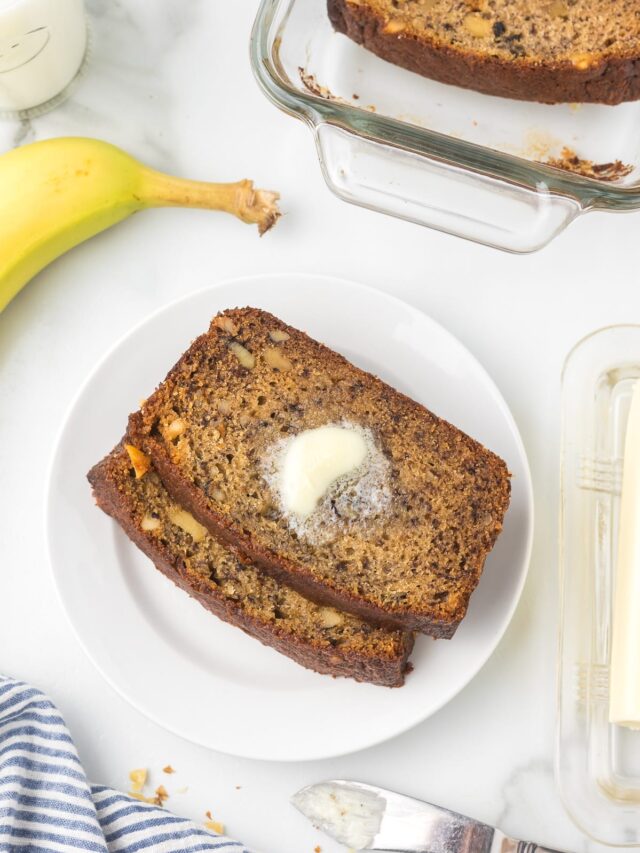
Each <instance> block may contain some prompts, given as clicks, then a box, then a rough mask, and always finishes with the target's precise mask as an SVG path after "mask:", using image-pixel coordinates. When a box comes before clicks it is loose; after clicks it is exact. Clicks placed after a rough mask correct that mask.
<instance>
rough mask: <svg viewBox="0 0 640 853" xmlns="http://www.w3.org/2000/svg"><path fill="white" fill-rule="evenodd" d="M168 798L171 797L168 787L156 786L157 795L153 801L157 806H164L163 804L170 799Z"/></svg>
mask: <svg viewBox="0 0 640 853" xmlns="http://www.w3.org/2000/svg"><path fill="white" fill-rule="evenodd" d="M168 799H169V794H168V792H167V789H166V788H165V787H164V785H158V787H157V788H156V795H155V797H154V799H153V802H154V803H155V804H156V805H157V806H162V805H164V801H165V800H168Z"/></svg>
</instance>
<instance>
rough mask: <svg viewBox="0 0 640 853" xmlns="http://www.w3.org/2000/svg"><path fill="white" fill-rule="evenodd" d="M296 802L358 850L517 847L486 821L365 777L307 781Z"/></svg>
mask: <svg viewBox="0 0 640 853" xmlns="http://www.w3.org/2000/svg"><path fill="white" fill-rule="evenodd" d="M292 803H293V805H294V806H295V807H296V808H297V809H299V811H301V812H302V814H303V815H305V816H306V817H308V818H309V820H311V822H312V823H313V824H315V826H317V827H318V829H321V830H322V831H323V832H325V833H326V834H327V835H330V836H331V837H332V838H335V839H336V841H339V842H341V843H342V844H345V845H346V846H347V847H351V848H352V849H354V850H386V851H393V853H497V851H504V852H505V853H507V851H509V850H513V851H515V850H517V846H516V845H514V846H511V843H510V839H507V838H505V836H504V835H503V834H502V833H501V832H500V831H499V830H496V829H494V828H493V827H491V826H488V825H487V824H486V823H480V822H479V821H476V820H473V819H472V818H468V817H464V816H463V815H460V814H457V813H456V812H452V811H449V810H448V809H443V808H440V807H439V806H434V805H431V804H430V803H424V802H422V801H421V800H414V799H413V798H412V797H405V796H403V795H402V794H395V793H394V792H393V791H385V790H384V788H376V787H374V786H373V785H365V784H364V783H361V782H346V781H344V780H339V779H334V780H331V781H328V782H321V783H319V784H317V785H309V787H307V788H302V790H300V791H298V793H297V794H294V796H293V797H292ZM516 844H517V843H516Z"/></svg>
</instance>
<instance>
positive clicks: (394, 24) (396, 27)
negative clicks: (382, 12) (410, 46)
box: [382, 20, 405, 35]
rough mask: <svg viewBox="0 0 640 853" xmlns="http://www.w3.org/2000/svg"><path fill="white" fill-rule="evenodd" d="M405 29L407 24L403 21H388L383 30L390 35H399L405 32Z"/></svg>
mask: <svg viewBox="0 0 640 853" xmlns="http://www.w3.org/2000/svg"><path fill="white" fill-rule="evenodd" d="M404 29H405V24H404V22H403V21H399V20H391V21H387V23H386V24H385V25H384V27H383V28H382V32H383V33H388V34H389V35H397V34H398V33H401V32H403V31H404Z"/></svg>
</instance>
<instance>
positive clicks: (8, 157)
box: [0, 137, 279, 311]
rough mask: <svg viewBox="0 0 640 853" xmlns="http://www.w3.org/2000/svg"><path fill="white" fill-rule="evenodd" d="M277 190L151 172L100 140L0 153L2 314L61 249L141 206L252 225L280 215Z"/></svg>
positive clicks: (69, 140)
mask: <svg viewBox="0 0 640 853" xmlns="http://www.w3.org/2000/svg"><path fill="white" fill-rule="evenodd" d="M277 199H278V195H277V193H272V192H268V191H265V190H256V189H254V187H253V184H252V182H251V181H247V180H244V181H238V182H237V183H232V184H210V183H204V182H201V181H187V180H184V179H182V178H174V177H171V176H169V175H164V174H162V173H161V172H156V171H154V170H153V169H149V168H147V167H146V166H144V165H142V164H141V163H139V162H138V161H137V160H135V159H134V158H133V157H131V156H129V154H126V153H125V152H124V151H122V150H121V149H119V148H116V147H115V146H114V145H110V144H109V143H107V142H102V141H100V140H98V139H84V138H79V137H78V138H76V137H62V138H59V139H47V140H45V141H43V142H34V143H33V144H31V145H25V146H23V147H21V148H15V149H13V150H11V151H9V152H8V153H7V154H4V155H2V156H0V311H2V310H3V308H4V307H5V306H6V305H7V303H8V302H9V301H10V300H11V299H13V297H14V296H15V295H16V293H18V291H19V290H20V289H21V288H22V287H23V286H24V285H25V284H26V283H27V282H28V281H29V279H31V278H32V277H33V276H34V275H35V274H36V273H37V272H39V271H40V270H41V269H42V268H43V267H44V266H46V265H47V264H48V263H50V262H51V261H52V260H54V258H57V257H58V256H59V255H61V254H62V253H63V252H66V251H67V250H68V249H71V248H72V247H73V246H75V245H77V244H78V243H81V242H82V241H83V240H86V239H88V238H89V237H93V236H94V234H97V233H98V232H100V231H103V230H104V229H105V228H109V226H111V225H115V223H116V222H120V221H121V220H122V219H125V218H126V217H127V216H130V215H131V214H132V213H135V212H136V211H137V210H142V209H143V208H146V207H165V206H174V207H175V206H178V207H203V208H209V209H211V210H223V211H226V212H228V213H232V214H234V215H235V216H237V217H239V218H240V219H241V220H242V221H243V222H248V223H254V224H256V225H257V226H258V228H259V230H260V233H261V234H262V233H264V232H265V231H267V230H268V229H269V228H271V226H272V225H273V224H274V223H275V222H276V220H277V219H278V216H279V213H278V207H277Z"/></svg>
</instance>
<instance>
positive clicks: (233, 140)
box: [0, 0, 640, 853]
mask: <svg viewBox="0 0 640 853" xmlns="http://www.w3.org/2000/svg"><path fill="white" fill-rule="evenodd" d="M90 9H91V13H92V30H93V57H92V63H91V66H90V70H89V73H88V75H87V77H86V79H85V80H84V81H83V83H82V85H81V86H80V88H79V89H78V91H77V93H76V95H75V96H74V98H73V99H72V101H70V102H68V103H67V104H66V105H65V106H64V107H62V108H59V109H58V110H57V111H56V112H54V113H52V114H51V115H49V116H46V117H44V118H41V119H38V120H37V121H34V122H33V123H24V124H15V123H14V124H12V123H3V124H0V147H1V148H2V150H6V149H8V148H10V147H12V146H13V145H15V144H22V143H26V142H30V141H32V140H34V139H37V138H42V137H47V136H55V135H67V134H79V135H93V136H98V137H102V138H104V139H107V140H109V141H112V142H114V143H116V144H119V145H121V146H122V147H124V148H126V149H128V150H129V151H131V152H132V153H134V154H136V155H137V156H139V157H140V158H141V159H144V160H146V161H147V162H149V163H150V164H151V165H154V166H156V167H158V168H162V169H166V170H170V171H173V172H176V173H178V174H182V175H185V176H190V177H198V178H203V179H207V178H208V179H221V180H233V179H236V178H239V177H245V176H248V177H252V178H254V179H255V180H256V181H257V182H258V183H259V184H260V185H262V186H268V187H273V188H276V189H278V190H279V191H280V192H281V193H282V204H283V207H284V209H285V211H286V213H287V215H286V216H285V217H284V218H283V219H282V221H281V222H280V223H279V224H278V226H277V228H276V229H275V231H273V232H272V233H271V234H269V235H267V236H266V237H265V238H263V239H262V240H259V239H258V238H257V236H256V234H255V233H254V230H253V229H250V228H248V227H245V226H242V225H241V224H239V223H237V222H236V221H234V220H231V219H230V218H225V217H223V216H222V215H217V214H208V213H204V212H199V211H184V210H163V211H151V212H146V213H144V214H140V215H137V216H135V217H134V218H133V219H131V220H129V221H127V222H126V223H124V224H122V225H120V226H118V227H116V228H114V229H113V230H111V231H110V232H107V233H106V234H104V235H101V236H100V237H98V238H96V239H94V240H92V241H90V242H89V243H86V244H84V245H83V246H81V247H79V248H77V249H75V250H74V251H73V252H71V253H70V254H68V255H67V256H65V257H64V258H62V259H60V260H59V261H57V262H56V263H55V264H53V265H52V266H51V267H50V268H49V269H48V270H46V271H45V272H44V273H42V274H41V275H40V276H39V277H38V278H37V279H36V280H34V281H33V282H32V283H31V284H30V285H29V286H28V287H27V288H26V289H25V290H24V291H23V292H22V294H21V295H20V296H19V297H18V298H17V299H16V300H15V301H14V302H13V303H12V304H11V305H10V306H9V308H8V309H7V310H6V311H5V312H4V314H3V315H2V316H0V485H1V492H0V604H1V607H0V671H3V672H6V673H7V674H10V675H15V676H17V677H20V678H22V679H25V680H28V681H31V682H33V683H34V684H36V685H37V686H39V687H41V688H42V689H43V690H45V691H47V692H48V693H49V694H50V695H51V696H52V698H53V699H54V700H55V701H56V702H57V704H58V705H59V707H60V709H61V710H62V712H63V714H64V715H65V717H66V720H67V722H68V724H69V726H70V728H71V731H72V734H73V736H74V738H75V741H76V744H77V746H78V749H79V751H80V755H81V757H82V759H83V761H84V763H85V766H86V768H87V771H88V773H89V775H90V778H91V779H92V780H94V781H96V782H102V783H106V784H109V785H113V786H116V787H121V788H126V785H127V773H128V771H129V770H130V769H131V768H133V767H139V766H146V767H149V768H150V769H151V770H153V771H155V774H154V776H153V778H152V782H153V783H154V787H155V785H156V784H159V783H160V782H163V783H164V784H166V785H167V787H168V788H169V790H170V792H171V791H174V792H175V789H176V788H180V787H182V786H184V785H187V786H188V788H189V790H188V792H187V793H185V794H177V793H174V794H173V796H172V797H171V799H170V800H169V802H168V804H167V805H168V807H169V808H172V809H174V810H175V811H176V812H178V813H180V814H184V815H189V816H192V817H194V818H196V819H198V820H200V819H202V818H203V812H204V811H205V810H206V809H211V810H212V812H213V813H214V815H215V816H216V817H219V818H220V819H221V820H223V821H224V822H225V824H226V825H227V827H228V831H229V832H230V833H231V834H235V835H236V836H238V837H241V838H242V839H243V840H244V841H245V843H246V844H247V845H250V846H253V847H254V848H256V850H260V851H263V853H312V850H313V848H314V846H315V845H316V844H320V845H321V846H322V849H323V851H325V853H329V852H330V851H333V850H337V848H335V847H332V845H331V844H330V843H329V842H328V841H326V840H325V839H324V838H323V837H321V836H320V835H319V833H317V832H316V831H314V830H313V829H312V828H310V827H309V826H308V825H307V824H306V822H305V821H304V820H303V819H302V818H301V817H300V816H298V814H297V813H296V812H295V811H294V810H293V809H292V808H291V807H290V806H289V805H288V797H289V796H290V794H291V793H292V792H293V791H295V790H296V789H297V788H298V787H300V786H302V785H304V784H308V783H311V782H314V781H317V780H321V779H324V778H327V777H336V776H337V777H343V778H344V777H347V778H349V777H351V778H358V779H362V780H365V781H369V782H373V783H377V784H380V785H384V786H387V787H390V788H395V789H397V790H400V791H404V792H406V793H410V794H413V795H415V796H419V797H423V798H427V799H430V800H432V801H434V802H438V803H440V804H442V805H446V806H448V807H449V808H453V809H456V810H459V811H462V812H466V813H468V814H470V815H473V816H475V817H477V818H480V819H482V820H485V821H487V822H490V823H500V824H501V826H502V828H503V829H505V830H506V831H508V832H510V833H512V834H513V835H516V836H519V837H524V838H532V839H535V840H537V841H541V842H545V843H547V844H549V845H554V846H557V847H566V848H567V849H570V850H576V851H577V850H583V849H587V846H586V844H587V843H586V839H584V837H583V836H582V835H581V834H580V833H579V832H578V831H577V830H576V829H574V828H573V826H572V824H571V822H570V821H569V819H568V818H567V817H566V815H565V813H564V811H563V807H562V805H561V803H560V800H559V797H558V795H557V792H556V790H555V787H554V782H553V767H552V765H553V740H554V715H555V684H554V680H555V651H556V641H557V511H558V436H559V379H560V371H561V367H562V362H563V359H564V357H565V355H566V353H567V351H568V350H569V349H570V347H571V346H572V345H573V344H574V343H575V342H576V341H577V340H578V339H579V338H580V337H582V336H583V335H585V334H586V333H588V332H590V331H592V330H593V329H595V328H598V327H600V326H603V325H607V324H609V323H617V322H633V321H637V320H638V319H639V317H640V288H639V287H638V261H639V260H640V248H639V246H640V240H639V239H638V235H639V234H640V216H634V215H632V214H629V215H618V216H616V215H613V214H609V215H606V214H591V215H589V216H588V217H585V218H583V219H582V220H580V221H578V222H576V223H575V224H573V225H572V226H571V228H570V229H569V231H568V232H567V233H566V234H564V235H563V236H561V237H560V238H558V239H557V240H556V241H555V242H554V243H553V244H552V245H551V246H549V247H548V248H546V249H544V250H543V251H542V252H541V253H538V254H536V255H533V256H527V257H514V256H508V255H505V254H501V253H498V252H496V251H495V250H490V249H485V248H481V247H478V246H474V245H471V244H468V243H464V242H462V241H460V240H456V239H455V238H451V237H447V236H443V235H440V234H437V233H434V232H430V231H428V230H426V229H422V228H419V227H417V226H413V225H409V224H407V223H403V222H399V221H395V220H392V219H390V218H388V217H384V216H381V215H379V214H375V213H371V212H368V211H364V210H360V209H358V208H355V207H352V206H349V205H346V204H344V203H343V202H340V201H338V200H337V199H336V198H334V197H333V196H332V195H331V194H330V193H329V191H328V190H327V189H326V187H325V185H324V183H323V181H322V178H321V175H320V170H319V168H318V164H317V161H316V155H315V151H314V146H313V141H312V138H311V135H310V133H309V131H308V130H307V128H306V127H304V126H303V124H302V123H300V122H297V121H295V120H294V119H292V118H289V117H288V116H285V115H284V114H282V113H279V112H278V111H277V110H276V109H275V108H274V107H273V106H271V104H269V103H268V102H267V101H266V99H265V98H264V97H263V95H262V94H261V93H260V91H259V90H258V88H257V86H256V84H255V82H254V80H253V78H252V74H251V70H250V67H249V62H248V50H247V44H248V38H249V32H250V27H251V24H252V21H253V18H254V15H255V11H256V9H257V2H256V0H242V2H240V0H232V2H222V0H188V2H180V0H154V2H153V3H151V2H149V0H119V2H115V0H100V2H98V0H95V1H94V2H92V3H91V5H90ZM0 227H1V223H0ZM287 270H289V271H310V272H311V271H312V272H320V273H326V274H331V275H338V276H343V277H346V278H354V279H357V280H361V281H363V282H366V283H368V284H370V285H372V286H374V287H377V288H381V289H385V290H388V291H389V292H392V293H394V294H395V295H397V296H399V297H401V298H403V299H405V300H407V301H408V302H410V303H412V304H413V305H415V306H417V307H419V308H421V309H423V310H424V311H425V312H426V313H428V314H430V315H431V316H432V317H433V318H434V319H436V320H437V321H439V322H440V323H442V324H443V325H444V326H446V327H447V328H448V329H450V330H451V331H452V332H453V333H454V334H455V335H457V336H458V337H459V338H460V339H461V340H462V341H463V342H464V343H465V344H466V345H467V346H468V347H469V348H470V350H471V351H472V352H473V353H474V354H475V355H476V356H478V358H479V359H480V360H481V362H482V363H483V364H484V365H485V367H486V368H487V369H488V370H489V372H490V373H491V374H492V376H493V377H494V379H495V380H496V382H497V383H498V385H499V387H500V389H501V390H502V393H503V394H504V396H505V398H506V400H507V402H508V403H509V405H510V406H511V408H512V411H513V413H514V415H515V418H516V420H517V422H518V425H519V427H520V430H521V432H522V435H523V438H524V441H525V444H526V447H527V450H528V453H529V458H530V462H531V467H532V471H533V478H534V487H535V498H536V512H537V524H536V539H535V546H534V553H533V561H532V565H531V571H530V576H529V580H528V583H527V586H526V589H525V593H524V595H523V598H522V601H521V604H520V606H519V608H518V611H517V613H516V616H515V618H514V620H513V623H512V625H511V627H510V628H509V630H508V631H507V633H506V636H505V638H504V640H503V641H502V643H501V645H500V647H499V648H498V650H497V652H496V653H495V654H494V656H493V657H492V659H491V660H490V662H489V663H488V664H487V665H486V666H485V668H484V669H483V670H482V672H481V673H480V674H479V675H478V676H477V677H476V679H475V680H474V681H473V682H472V683H471V684H470V685H469V686H468V687H467V688H466V689H465V690H464V691H463V692H462V694H460V695H459V696H458V697H457V698H456V699H455V700H454V701H453V702H451V703H450V704H449V705H448V706H447V707H446V708H445V709H444V710H442V711H441V712H440V713H438V714H437V715H436V716H435V717H433V718H432V719H430V720H428V721H426V722H425V723H423V724H422V725H420V726H418V727H417V728H416V729H414V730H413V731H411V732H409V733H407V734H405V735H403V736H402V737H399V738H396V739H395V740H393V741H391V742H389V743H386V744H384V745H382V746H379V747H377V748H374V749H371V750H368V751H366V752H361V753H358V754H355V755H351V756H347V757H344V758H341V759H336V760H333V761H324V762H316V763H308V764H270V763H259V762H252V761H247V760H239V759H235V758H232V757H228V756H224V755H221V754H217V753H212V752H208V751H206V750H204V749H202V748H200V747H197V746H194V745H191V744H189V743H185V742H184V741H182V740H180V739H179V738H177V737H175V736H173V735H170V734H168V733H167V732H165V731H163V730H162V729H160V728H158V727H157V726H155V725H154V724H152V723H150V722H148V721H147V720H146V719H144V718H143V717H141V716H140V715H139V714H138V713H137V712H135V711H133V710H132V709H131V708H129V707H128V706H127V705H126V703H125V702H124V701H123V700H121V699H120V698H119V697H118V696H117V695H116V694H115V693H114V692H113V691H112V690H111V688H110V687H108V686H107V684H106V683H105V682H104V681H103V680H102V678H101V677H100V676H99V674H98V673H97V671H96V670H95V669H94V668H93V666H92V664H91V663H90V662H89V661H88V660H87V658H86V657H85V655H84V653H83V652H82V651H81V649H80V647H79V645H78V642H77V641H76V639H75V637H74V636H73V634H72V632H71V629H70V627H69V626H68V624H67V622H66V620H65V617H64V616H63V613H62V610H61V607H60V605H59V603H58V600H57V597H56V593H55V590H54V588H53V584H52V580H51V573H50V569H49V565H48V558H47V554H46V550H45V545H44V529H43V515H44V505H43V504H44V487H45V480H46V472H47V467H48V464H49V460H50V457H51V453H52V448H53V441H54V438H55V435H56V433H57V430H58V428H59V425H60V423H61V421H62V418H63V416H64V413H65V411H66V409H67V407H68V405H69V403H70V401H71V399H72V398H73V396H74V395H75V393H76V391H77V389H78V387H79V385H80V384H81V383H82V381H83V380H84V378H85V376H86V375H87V374H88V372H89V371H90V370H91V368H92V367H93V365H94V364H95V363H96V361H97V360H98V359H99V358H100V357H101V355H102V354H103V353H104V352H105V351H106V350H107V349H108V348H109V347H110V346H111V345H112V343H113V342H114V341H115V340H116V339H117V338H119V337H120V336H121V335H122V334H123V333H124V332H126V331H127V330H128V329H129V328H130V327H131V326H133V325H135V324H136V323H138V322H139V321H140V320H142V319H143V318H144V317H145V316H147V315H148V314H149V313H150V312H151V311H153V310H155V309H156V308H157V307H159V306H161V305H163V304H165V303H166V302H168V301H170V300H173V299H175V298H176V297H179V296H180V295H183V294H186V293H189V292H191V291H193V290H197V289H199V288H201V287H203V286H205V285H207V284H209V283H211V282H215V281H216V280H219V279H222V278H228V277H233V276H238V275H246V274H250V273H261V272H277V271H287ZM335 310H336V311H339V310H340V305H339V304H338V305H336V306H335ZM203 323H204V319H203ZM114 381H117V377H115V378H114ZM96 606H99V602H96ZM113 630H114V632H117V631H118V625H117V624H114V626H113ZM131 653H132V654H135V653H136V649H135V648H132V649H131ZM203 689H206V688H205V686H203ZM170 690H171V684H170V683H167V691H170ZM187 712H188V710H187ZM371 714H372V715H375V707H372V708H371ZM362 724H363V725H366V724H367V720H366V719H363V721H362ZM256 725H257V726H259V725H260V715H259V709H256ZM166 763H171V764H172V765H173V766H174V767H175V768H176V769H177V770H178V771H179V772H178V773H177V774H176V775H175V776H172V777H166V776H164V775H163V774H161V773H160V768H161V767H162V766H163V765H165V764H166ZM237 785H240V786H241V788H240V789H239V790H238V789H236V787H235V786H237ZM590 849H596V848H595V846H592V848H590Z"/></svg>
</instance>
